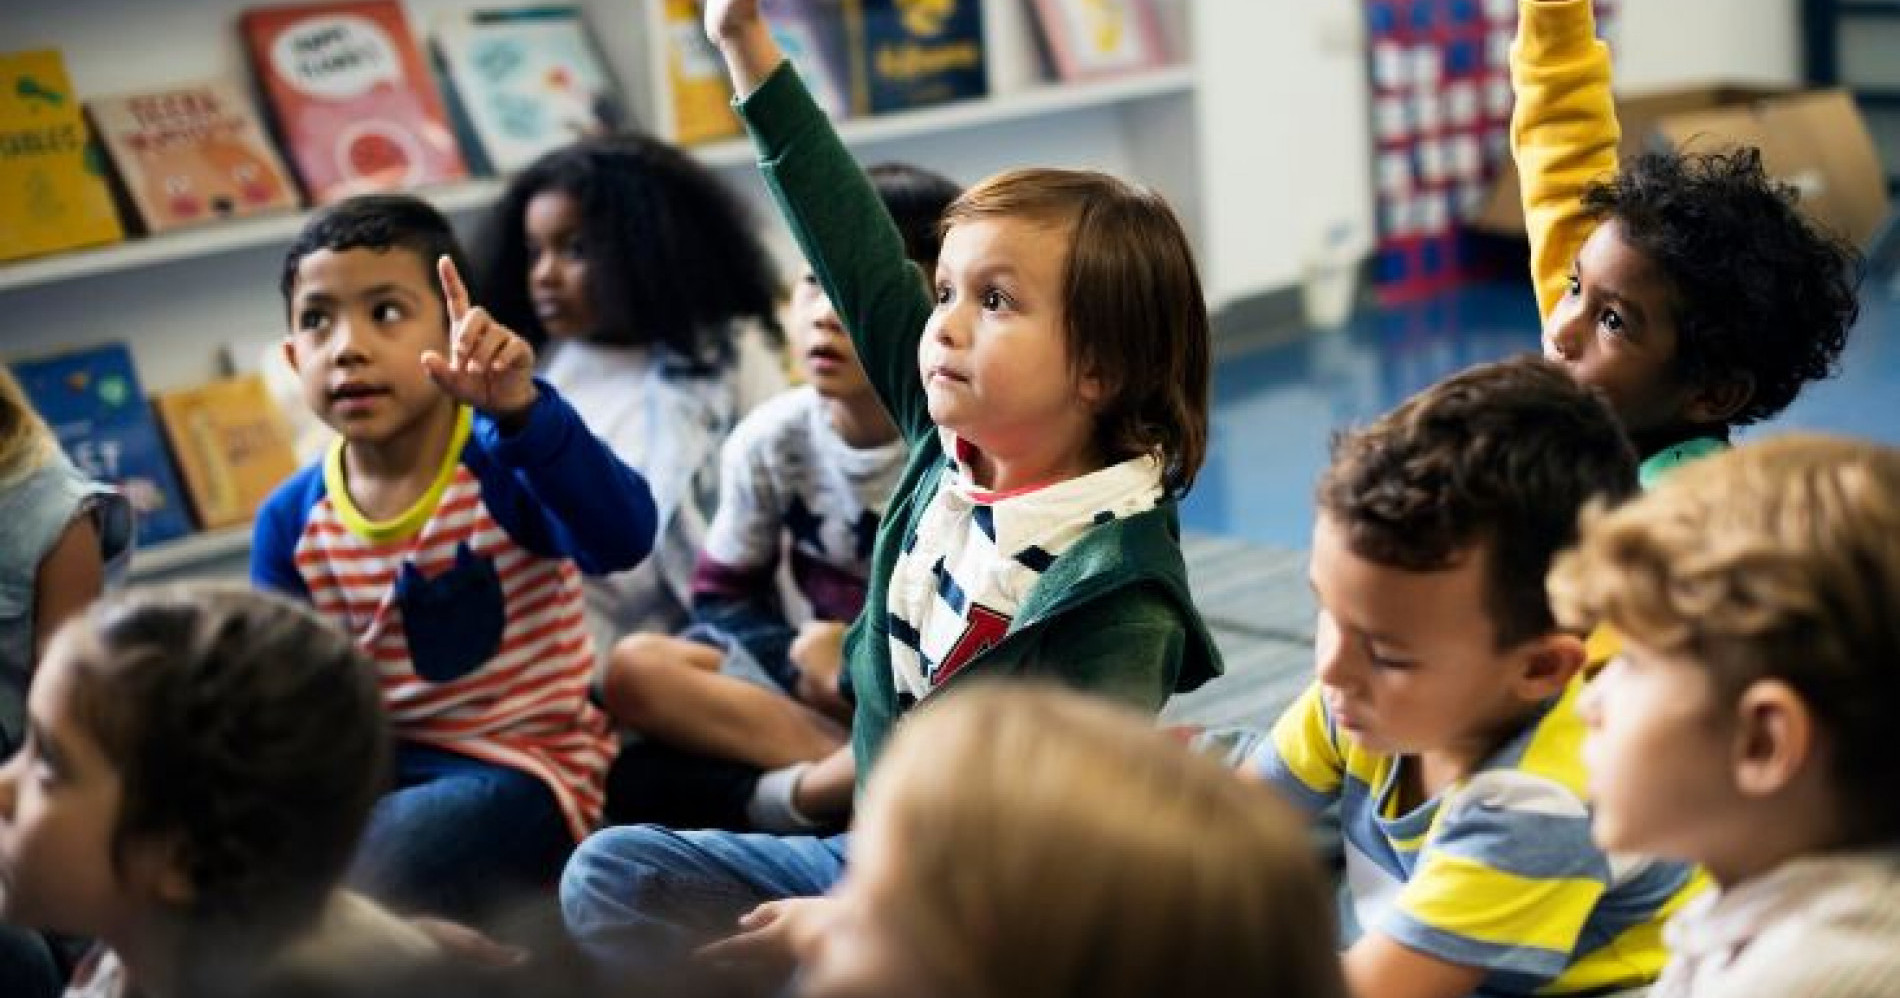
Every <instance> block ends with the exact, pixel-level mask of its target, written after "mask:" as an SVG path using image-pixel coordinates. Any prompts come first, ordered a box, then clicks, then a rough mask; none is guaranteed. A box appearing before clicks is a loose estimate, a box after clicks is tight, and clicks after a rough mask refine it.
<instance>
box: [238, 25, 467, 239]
mask: <svg viewBox="0 0 1900 998" xmlns="http://www.w3.org/2000/svg"><path fill="white" fill-rule="evenodd" d="M239 25H240V29H241V31H242V33H243V36H244V39H245V44H246V47H247V48H248V50H249V52H250V57H251V65H252V67H253V69H254V70H255V72H256V74H257V79H258V83H259V89H261V90H262V91H263V92H264V95H265V98H266V100H267V101H268V103H269V108H270V112H271V115H272V117H273V120H274V121H275V124H276V127H277V131H278V133H279V135H280V136H281V137H282V141H283V145H284V148H285V149H286V150H287V151H288V152H289V154H290V158H291V162H292V163H293V165H294V166H295V168H296V171H297V175H298V177H299V178H300V179H301V180H302V181H303V186H304V190H305V192H306V193H308V194H309V195H310V200H311V202H312V203H314V204H320V205H321V204H330V203H332V202H334V201H338V200H341V199H343V198H346V197H349V196H350V195H353V194H362V193H365V192H368V191H387V190H406V189H409V188H414V187H419V186H423V185H426V184H436V183H442V182H444V181H450V180H459V179H461V178H463V177H465V176H467V174H468V170H467V167H466V166H465V165H464V163H463V161H462V155H461V152H460V150H458V149H457V148H456V144H455V136H454V134H453V133H452V132H451V131H450V129H449V122H448V115H447V113H446V112H445V111H444V109H443V106H442V98H441V96H440V94H438V93H437V91H436V87H435V80H434V79H433V78H432V76H431V75H430V73H429V70H428V65H427V63H426V62H425V60H424V59H423V56H422V50H421V49H420V48H419V47H418V46H417V45H416V42H415V38H414V36H412V35H411V34H410V33H409V23H408V21H407V19H406V18H405V17H404V15H403V10H402V6H401V5H400V4H399V3H397V2H396V0H339V2H331V3H314V4H305V5H301V6H293V7H254V8H251V9H248V10H246V11H245V12H244V13H243V15H242V16H241V17H240V19H239Z"/></svg>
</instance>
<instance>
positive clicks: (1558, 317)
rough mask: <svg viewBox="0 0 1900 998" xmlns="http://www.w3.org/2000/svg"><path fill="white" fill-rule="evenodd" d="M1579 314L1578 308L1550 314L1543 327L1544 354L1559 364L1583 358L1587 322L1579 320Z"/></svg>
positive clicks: (1580, 313)
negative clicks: (1546, 324)
mask: <svg viewBox="0 0 1900 998" xmlns="http://www.w3.org/2000/svg"><path fill="white" fill-rule="evenodd" d="M1581 315H1582V312H1581V311H1580V310H1572V311H1569V312H1564V311H1561V310H1560V311H1557V312H1554V313H1552V314H1551V317H1550V324H1549V325H1548V326H1546V327H1545V329H1544V356H1546V357H1548V358H1550V359H1551V360H1554V361H1557V362H1558V363H1560V364H1561V363H1574V362H1576V361H1578V360H1582V359H1583V349H1584V344H1585V343H1586V342H1587V341H1586V339H1585V337H1584V332H1585V329H1584V327H1585V326H1586V325H1587V324H1586V323H1584V322H1583V321H1581Z"/></svg>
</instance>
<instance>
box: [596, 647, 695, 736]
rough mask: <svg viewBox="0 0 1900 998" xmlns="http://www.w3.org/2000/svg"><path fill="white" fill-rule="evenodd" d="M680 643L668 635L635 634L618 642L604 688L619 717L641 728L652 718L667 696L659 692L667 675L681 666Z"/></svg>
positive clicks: (609, 705)
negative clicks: (679, 658)
mask: <svg viewBox="0 0 1900 998" xmlns="http://www.w3.org/2000/svg"><path fill="white" fill-rule="evenodd" d="M676 644H677V642H676V641H675V640H674V639H672V638H669V637H666V636H665V635H660V634H632V635H628V636H627V637H625V638H622V639H620V641H619V642H618V643H616V644H615V645H614V650H613V654H612V656H611V657H610V658H609V659H608V663H607V673H606V675H605V676H604V677H603V678H602V680H601V690H600V692H601V699H602V700H603V701H605V703H606V707H607V713H608V714H610V715H612V717H613V719H614V720H615V721H617V722H619V723H621V724H624V725H627V726H628V727H634V728H638V727H641V726H642V725H644V724H647V723H649V722H650V721H651V720H652V718H653V716H654V715H655V713H656V712H657V711H658V710H659V708H660V701H661V700H662V699H663V698H662V697H661V696H659V695H658V693H657V690H658V688H659V685H660V683H661V682H662V681H663V676H664V674H665V673H667V672H669V671H671V670H672V669H675V668H677V667H678V662H677V658H678V656H677V654H676V653H675V650H674V648H673V646H674V645H676Z"/></svg>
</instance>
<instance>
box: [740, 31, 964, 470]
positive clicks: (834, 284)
mask: <svg viewBox="0 0 1900 998" xmlns="http://www.w3.org/2000/svg"><path fill="white" fill-rule="evenodd" d="M734 107H736V108H737V109H738V111H739V116H740V118H741V119H743V120H744V121H745V123H746V127H747V129H748V130H750V132H751V133H752V142H753V145H754V147H755V148H756V149H757V150H758V154H759V170H760V172H761V173H763V174H764V176H765V184H766V187H767V189H768V190H770V192H771V194H772V199H773V200H774V201H775V202H777V203H778V209H779V213H780V214H781V215H783V216H785V221H786V224H787V225H789V226H790V227H791V230H792V236H793V237H794V238H795V239H797V240H798V248H799V250H800V251H801V252H803V253H804V254H805V259H806V260H807V261H808V262H809V263H810V264H811V268H812V271H813V272H814V273H816V274H817V275H818V281H819V283H820V284H821V285H822V286H823V287H824V289H825V293H826V294H827V295H830V296H831V303H832V307H833V308H835V309H836V310H837V313H838V317H839V319H840V320H841V321H842V322H843V323H844V325H845V328H846V329H847V330H849V331H850V333H851V340H852V342H853V343H855V344H856V345H857V350H858V358H859V360H860V361H861V362H862V363H863V364H864V370H865V373H866V374H867V375H868V376H869V377H870V380H871V384H872V386H874V387H875V388H876V389H877V393H878V396H879V397H880V398H881V399H882V400H883V402H884V406H885V408H886V409H888V410H890V413H891V416H892V418H893V419H895V420H896V421H897V426H898V429H899V430H901V431H902V432H903V434H904V438H905V439H906V440H908V441H910V442H912V443H915V442H916V441H917V440H918V439H919V438H920V437H924V436H926V435H928V434H931V433H934V432H936V427H935V426H934V425H933V424H932V423H931V421H930V411H929V408H928V406H927V404H926V402H925V398H924V388H923V383H922V381H921V380H920V379H919V377H918V374H917V343H918V341H919V340H920V339H921V338H922V337H923V332H924V323H925V321H926V320H928V319H929V318H930V312H931V308H932V299H931V295H930V292H929V289H928V286H927V284H926V282H925V280H924V278H923V275H922V274H920V273H919V271H918V269H917V266H916V265H915V264H913V263H911V261H910V259H909V258H908V257H906V256H905V255H904V240H903V237H902V236H901V235H899V234H898V231H897V225H896V223H895V222H893V221H892V220H891V216H890V213H889V212H887V211H886V210H885V209H884V202H883V201H882V200H880V199H879V198H878V196H877V191H876V190H875V189H874V188H873V187H872V186H871V181H870V178H869V177H867V176H865V173H864V171H863V169H861V168H860V167H859V166H858V164H857V161H856V160H853V159H852V158H851V153H850V151H849V150H847V149H846V148H845V147H844V143H843V142H842V141H841V140H840V139H839V138H838V133H837V131H836V130H835V129H833V128H832V127H831V121H830V119H828V118H826V117H825V113H824V111H823V110H822V109H820V108H819V107H818V104H817V103H816V102H815V101H813V100H812V97H811V93H810V92H809V91H808V90H806V89H805V84H804V82H803V81H801V80H800V79H799V78H798V74H797V72H796V71H794V70H793V69H792V67H791V64H790V63H789V62H787V63H781V64H780V65H779V67H778V69H776V70H774V71H773V73H772V75H771V76H770V77H768V78H767V79H766V81H765V82H764V83H763V84H761V85H760V86H759V88H758V89H757V90H754V91H753V92H752V93H751V94H750V95H748V96H746V97H745V98H744V99H742V100H739V101H735V102H734Z"/></svg>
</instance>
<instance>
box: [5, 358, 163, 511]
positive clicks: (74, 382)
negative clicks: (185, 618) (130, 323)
mask: <svg viewBox="0 0 1900 998" xmlns="http://www.w3.org/2000/svg"><path fill="white" fill-rule="evenodd" d="M8 366H9V367H11V368H12V369H13V376H14V377H15V378H17V379H18V380H19V382H20V387H21V388H23V389H25V391H26V395H27V398H29V399H31V400H32V402H33V408H35V409H37V410H39V413H40V416H41V418H43V419H45V420H46V424H47V425H48V426H50V427H52V429H53V434H54V436H56V437H58V438H59V443H60V447H61V448H63V449H64V450H65V451H66V456H67V457H69V458H71V459H72V462H73V464H75V465H78V466H79V469H80V470H81V471H84V472H85V473H86V474H88V475H91V476H92V477H94V478H97V479H99V480H100V481H103V482H110V483H111V484H112V485H114V486H116V487H117V488H118V489H119V490H120V491H121V492H124V493H125V495H126V497H127V498H128V499H129V500H130V501H131V503H132V508H133V509H134V510H135V511H136V513H137V516H138V543H139V546H140V547H149V546H150V545H152V544H156V543H159V542H162V541H168V540H171V539H173V538H176V537H181V536H183V535H185V534H187V533H189V532H190V531H191V521H190V518H189V514H188V513H187V511H186V508H185V496H184V493H183V492H182V491H180V489H179V487H178V479H177V478H176V477H175V476H174V475H173V474H172V465H171V459H170V458H169V457H168V456H167V455H166V452H165V445H164V443H163V442H162V441H161V440H160V439H159V433H158V423H157V421H156V420H154V419H153V418H152V410H151V407H150V405H149V404H148V403H147V402H146V400H145V395H144V393H143V392H142V391H141V390H140V389H139V379H138V372H137V371H136V370H135V369H134V368H133V366H132V352H131V351H130V350H128V349H127V348H126V345H125V344H123V343H109V344H106V345H104V346H98V347H92V348H89V349H83V350H75V351H72V352H69V353H62V354H56V355H54V356H50V357H40V358H34V359H30V360H21V361H14V362H10V363H9V365H8Z"/></svg>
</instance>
